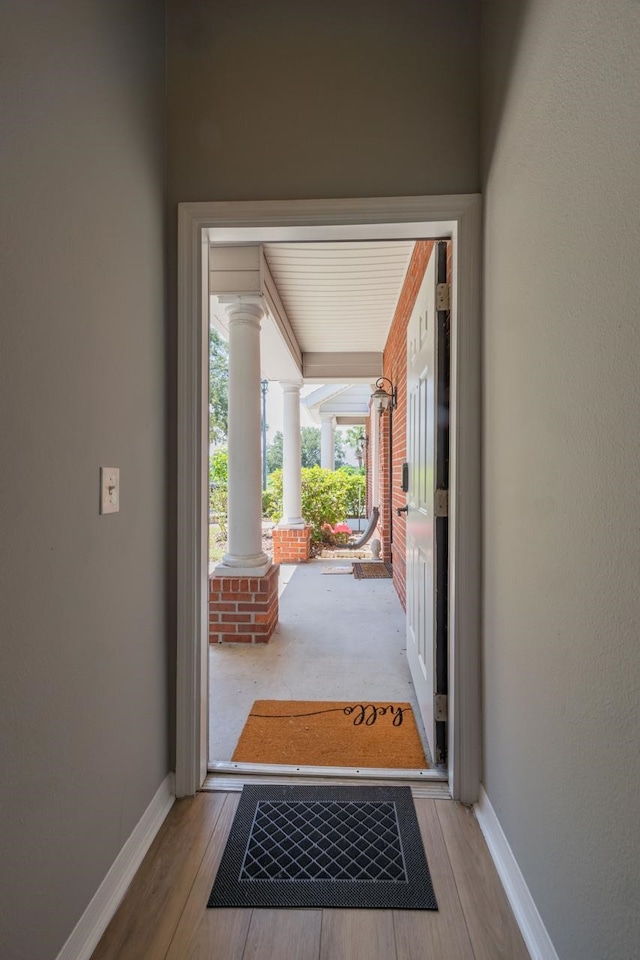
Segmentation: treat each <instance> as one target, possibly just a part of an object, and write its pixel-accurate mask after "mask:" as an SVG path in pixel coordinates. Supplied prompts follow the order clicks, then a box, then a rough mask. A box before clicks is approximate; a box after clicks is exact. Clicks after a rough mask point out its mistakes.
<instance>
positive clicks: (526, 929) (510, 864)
mask: <svg viewBox="0 0 640 960" xmlns="http://www.w3.org/2000/svg"><path fill="white" fill-rule="evenodd" d="M475 814H476V818H477V820H478V823H479V825H480V829H481V830H482V833H483V835H484V838H485V840H486V841H487V846H488V848H489V853H490V854H491V858H492V860H493V862H494V864H495V867H496V870H497V871H498V876H499V877H500V880H501V881H502V886H503V887H504V891H505V893H506V895H507V899H508V900H509V903H510V904H511V909H512V910H513V913H514V916H515V918H516V923H517V924H518V927H519V928H520V933H521V934H522V939H523V940H524V942H525V944H526V947H527V950H528V951H529V953H530V954H531V960H558V954H557V953H556V950H555V947H554V946H553V943H552V942H551V937H550V936H549V934H548V933H547V928H546V927H545V925H544V923H543V922H542V917H541V916H540V914H539V913H538V908H537V907H536V904H535V901H534V899H533V897H532V896H531V892H530V890H529V888H528V886H527V884H526V881H525V879H524V877H523V876H522V871H521V870H520V867H519V866H518V861H517V860H516V858H515V856H514V855H513V850H512V849H511V847H510V846H509V841H508V840H507V838H506V837H505V835H504V831H503V829H502V827H501V825H500V821H499V820H498V817H497V816H496V812H495V810H494V809H493V807H492V805H491V801H490V800H489V797H488V796H487V794H486V792H485V789H484V787H483V786H481V787H480V796H479V799H478V802H477V804H476V806H475Z"/></svg>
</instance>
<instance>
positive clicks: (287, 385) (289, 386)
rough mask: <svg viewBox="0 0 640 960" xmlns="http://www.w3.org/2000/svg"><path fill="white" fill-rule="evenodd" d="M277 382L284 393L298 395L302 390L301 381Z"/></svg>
mask: <svg viewBox="0 0 640 960" xmlns="http://www.w3.org/2000/svg"><path fill="white" fill-rule="evenodd" d="M278 382H279V384H280V386H281V387H282V390H283V392H284V393H296V392H297V393H300V390H301V389H302V380H279V381H278Z"/></svg>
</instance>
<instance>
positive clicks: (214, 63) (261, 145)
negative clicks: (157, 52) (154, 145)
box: [168, 0, 479, 217]
mask: <svg viewBox="0 0 640 960" xmlns="http://www.w3.org/2000/svg"><path fill="white" fill-rule="evenodd" d="M476 7H477V3H476V0H450V2H448V3H436V2H435V0H429V2H424V0H350V2H344V0H325V2H322V3H306V2H300V0H273V2H269V3H264V2H263V0H238V2H236V3H223V2H211V3H203V2H202V0H169V3H168V10H169V17H168V44H169V45H168V94H169V101H168V102H169V199H170V209H171V216H172V217H173V216H174V210H175V204H176V203H177V202H179V201H183V200H258V199H288V198H305V199H306V198H319V197H352V196H353V197H367V196H385V195H396V196H397V195H410V194H430V193H433V194H437V193H465V192H473V191H476V190H477V189H478V184H479V181H478V82H477V69H478V43H477V23H476V21H477V17H476V14H475V9H476Z"/></svg>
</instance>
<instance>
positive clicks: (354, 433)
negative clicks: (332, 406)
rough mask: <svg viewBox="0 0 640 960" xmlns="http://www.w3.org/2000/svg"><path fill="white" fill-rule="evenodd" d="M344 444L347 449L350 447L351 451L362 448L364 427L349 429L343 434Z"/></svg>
mask: <svg viewBox="0 0 640 960" xmlns="http://www.w3.org/2000/svg"><path fill="white" fill-rule="evenodd" d="M344 442H345V443H346V445H347V446H348V447H351V449H352V450H356V449H357V448H358V447H363V446H364V427H363V426H359V427H349V429H348V430H347V431H346V432H345V435H344Z"/></svg>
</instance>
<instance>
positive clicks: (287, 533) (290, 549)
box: [271, 524, 311, 563]
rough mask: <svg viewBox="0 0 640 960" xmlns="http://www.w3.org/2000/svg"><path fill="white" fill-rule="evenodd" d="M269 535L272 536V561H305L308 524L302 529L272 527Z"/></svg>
mask: <svg viewBox="0 0 640 960" xmlns="http://www.w3.org/2000/svg"><path fill="white" fill-rule="evenodd" d="M271 536H272V537H273V562H274V563H306V562H307V560H308V559H309V547H310V544H311V525H310V524H307V525H306V526H305V527H304V528H302V529H293V528H289V529H286V528H284V529H281V528H280V527H274V528H273V530H272V531H271Z"/></svg>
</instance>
